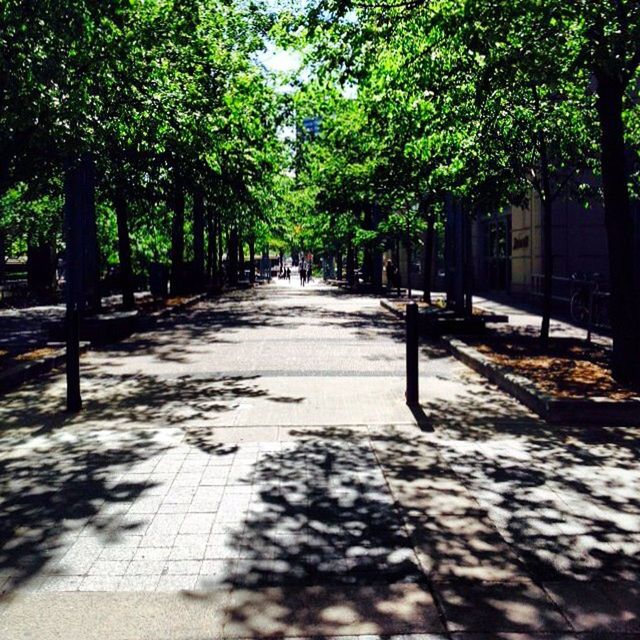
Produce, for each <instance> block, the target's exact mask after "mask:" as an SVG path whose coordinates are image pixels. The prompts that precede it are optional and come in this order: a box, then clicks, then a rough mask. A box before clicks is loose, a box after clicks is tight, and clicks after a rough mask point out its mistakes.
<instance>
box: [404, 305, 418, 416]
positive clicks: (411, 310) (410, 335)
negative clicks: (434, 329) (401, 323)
mask: <svg viewBox="0 0 640 640" xmlns="http://www.w3.org/2000/svg"><path fill="white" fill-rule="evenodd" d="M406 323H407V390H406V392H405V397H406V400H407V404H408V405H416V404H418V402H419V397H418V396H419V392H418V338H419V335H418V305H417V304H416V303H415V302H409V303H408V304H407V313H406Z"/></svg>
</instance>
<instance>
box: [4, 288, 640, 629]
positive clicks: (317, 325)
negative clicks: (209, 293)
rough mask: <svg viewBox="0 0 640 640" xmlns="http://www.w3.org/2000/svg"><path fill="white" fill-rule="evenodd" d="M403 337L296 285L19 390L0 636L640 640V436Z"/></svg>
mask: <svg viewBox="0 0 640 640" xmlns="http://www.w3.org/2000/svg"><path fill="white" fill-rule="evenodd" d="M402 337H403V336H402V325H401V324H398V323H397V321H396V320H395V319H394V318H393V317H391V316H389V315H386V314H385V313H384V312H382V311H381V309H380V306H379V302H378V300H376V299H374V298H367V297H356V296H351V295H347V294H344V293H341V292H339V291H337V290H335V289H331V288H329V287H325V286H323V285H321V284H317V283H312V284H311V285H310V286H307V287H304V288H303V287H301V286H300V284H299V281H298V280H297V279H294V278H293V277H292V281H291V283H288V282H282V281H280V282H276V283H274V284H273V285H271V286H264V287H260V288H259V289H257V290H255V291H253V292H238V293H235V294H230V295H228V296H225V297H224V298H221V299H215V300H211V301H208V302H206V303H202V304H200V305H199V306H198V307H197V308H195V309H193V310H191V311H189V312H187V313H183V314H181V315H179V316H176V317H174V318H169V319H166V320H164V321H162V322H161V323H160V324H159V325H157V326H156V327H155V328H154V329H153V330H151V331H150V332H148V333H146V334H144V335H142V334H141V335H137V336H133V337H132V338H131V339H130V340H128V341H127V342H125V343H122V344H120V345H116V346H114V347H111V348H109V349H106V350H103V351H100V352H92V353H90V354H88V355H87V356H85V357H84V358H83V363H82V370H83V396H84V401H85V410H84V412H83V413H82V414H81V415H80V416H76V417H69V416H66V415H65V414H64V413H63V412H62V407H63V401H64V384H63V383H64V380H63V378H62V377H53V378H48V379H46V380H44V381H39V382H36V383H33V384H31V385H29V386H26V387H23V388H22V389H21V390H19V391H17V392H15V393H13V394H11V395H8V396H5V397H4V398H3V403H2V407H1V408H0V418H1V420H2V424H3V429H2V431H1V432H0V465H1V469H2V478H1V482H2V490H1V493H0V589H1V590H2V591H3V592H4V595H3V597H2V602H1V604H0V638H2V639H3V640H13V639H18V638H20V639H21V638H38V639H40V638H42V639H48V638H83V639H91V638H114V639H116V638H117V639H120V638H127V639H135V638H153V639H163V638H180V639H187V638H189V639H200V638H202V639H204V638H215V637H228V638H248V637H266V636H270V637H271V636H290V637H309V636H316V637H317V636H342V637H344V636H363V635H367V636H380V635H384V636H395V635H402V636H408V635H417V634H420V636H421V638H447V637H455V638H459V639H460V640H462V639H463V638H468V639H469V640H471V638H485V637H496V636H497V634H498V633H499V632H505V633H506V632H511V633H517V634H519V635H515V636H505V637H514V638H520V639H522V640H524V639H526V638H554V639H556V640H557V639H559V638H575V637H585V635H584V632H587V631H593V632H595V631H598V632H602V634H605V635H602V634H600V635H598V636H597V637H599V638H602V637H607V638H609V637H616V634H621V635H620V636H619V637H620V638H635V637H639V636H638V635H634V634H640V589H639V582H638V576H639V574H640V498H639V497H638V487H639V486H640V462H639V461H638V450H639V442H640V430H633V429H610V430H608V429H599V430H597V431H585V430H584V429H570V428H566V429H560V428H558V427H553V428H550V427H547V426H546V425H544V424H543V423H541V422H539V421H538V420H537V419H536V418H535V417H534V416H532V415H531V414H529V413H528V412H527V410H526V409H524V408H523V407H522V406H520V405H518V404H517V403H516V402H515V401H513V400H511V399H510V398H509V397H508V396H506V395H504V394H502V393H501V392H499V391H497V390H496V389H494V388H493V387H491V386H490V385H488V384H486V383H485V382H484V381H483V379H482V378H480V377H478V376H477V375H476V374H474V373H472V372H470V371H469V370H467V369H466V368H464V367H463V366H462V365H461V364H459V363H457V362H455V361H453V360H451V359H450V358H449V357H447V356H446V355H445V354H444V353H442V352H441V351H439V350H438V349H437V348H435V347H433V346H425V347H424V348H423V350H422V358H421V371H422V378H421V398H422V403H423V404H422V409H423V410H422V411H415V410H414V411H413V412H411V411H410V410H409V409H408V408H407V407H406V406H405V404H404V398H403V393H404V379H403V374H404V360H403V358H404V345H403V342H402ZM425 634H426V635H425ZM593 637H596V636H593Z"/></svg>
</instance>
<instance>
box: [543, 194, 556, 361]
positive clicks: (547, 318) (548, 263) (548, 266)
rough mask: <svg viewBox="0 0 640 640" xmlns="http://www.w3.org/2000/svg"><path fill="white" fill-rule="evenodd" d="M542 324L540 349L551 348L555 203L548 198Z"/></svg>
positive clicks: (544, 238) (544, 202)
mask: <svg viewBox="0 0 640 640" xmlns="http://www.w3.org/2000/svg"><path fill="white" fill-rule="evenodd" d="M542 240H543V243H544V246H543V250H542V260H543V265H542V277H543V280H542V324H541V326H540V348H541V349H542V350H545V349H547V348H548V346H549V329H550V327H551V302H552V297H551V296H552V294H553V203H552V202H551V200H550V199H549V198H547V197H545V198H544V199H543V200H542Z"/></svg>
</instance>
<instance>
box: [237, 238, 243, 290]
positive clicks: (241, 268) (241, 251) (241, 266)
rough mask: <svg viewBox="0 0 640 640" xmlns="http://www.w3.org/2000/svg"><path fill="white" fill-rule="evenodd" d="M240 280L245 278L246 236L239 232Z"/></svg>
mask: <svg viewBox="0 0 640 640" xmlns="http://www.w3.org/2000/svg"><path fill="white" fill-rule="evenodd" d="M238 280H244V238H243V237H242V236H241V235H240V234H239V233H238Z"/></svg>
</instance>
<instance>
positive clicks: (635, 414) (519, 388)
mask: <svg viewBox="0 0 640 640" xmlns="http://www.w3.org/2000/svg"><path fill="white" fill-rule="evenodd" d="M442 341H443V343H444V344H445V345H446V347H447V349H448V350H449V352H450V353H451V354H452V355H453V356H455V357H456V358H457V359H458V360H460V361H461V362H464V364H466V365H467V366H468V367H469V368H471V369H473V370H474V371H477V372H478V373H480V374H481V375H483V376H484V377H485V378H487V379H488V380H490V381H491V382H493V384H495V385H496V386H498V387H500V389H502V390H503V391H506V392H507V393H509V394H510V395H512V396H513V397H514V398H516V399H517V400H519V401H520V402H522V404H524V405H525V406H527V407H529V409H531V410H532V411H534V412H535V413H537V414H538V415H539V416H540V417H542V418H544V420H546V421H547V422H549V423H553V424H568V425H572V424H575V425H599V426H608V427H615V426H640V399H639V400H621V401H618V400H611V399H610V398H584V399H582V398H577V399H571V398H554V397H552V396H550V395H548V394H546V393H544V392H542V391H541V390H540V389H539V388H538V387H537V386H536V385H535V384H534V383H533V382H531V380H529V379H527V378H525V377H524V376H520V375H518V374H515V373H512V372H510V371H507V370H505V369H504V368H503V367H501V366H500V365H498V364H496V363H495V362H493V361H492V360H491V359H490V358H489V357H487V356H485V355H484V354H483V353H480V351H478V350H477V349H475V348H474V347H472V346H470V345H468V344H467V343H466V342H463V341H462V340H459V339H458V338H455V337H452V336H443V337H442Z"/></svg>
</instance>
